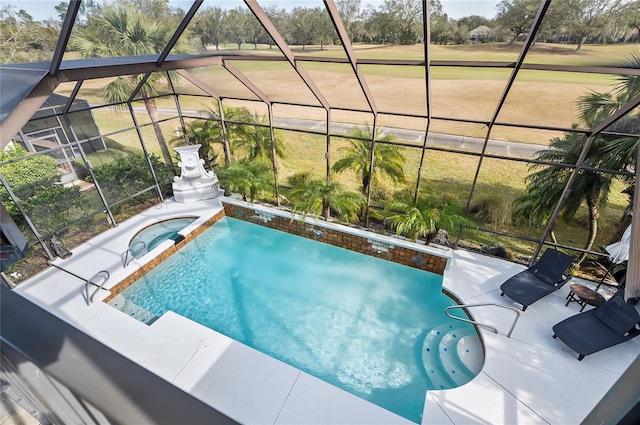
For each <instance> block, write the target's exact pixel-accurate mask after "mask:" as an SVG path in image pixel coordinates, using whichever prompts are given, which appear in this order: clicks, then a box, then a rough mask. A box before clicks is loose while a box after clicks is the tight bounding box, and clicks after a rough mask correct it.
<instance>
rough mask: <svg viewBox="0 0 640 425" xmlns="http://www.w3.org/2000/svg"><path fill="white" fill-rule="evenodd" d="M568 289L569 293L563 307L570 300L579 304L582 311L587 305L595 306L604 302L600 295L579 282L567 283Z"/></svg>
mask: <svg viewBox="0 0 640 425" xmlns="http://www.w3.org/2000/svg"><path fill="white" fill-rule="evenodd" d="M569 289H570V290H571V291H570V292H569V295H567V302H566V304H565V307H566V306H568V305H569V303H571V302H576V303H578V305H580V306H581V308H580V311H582V310H584V308H585V307H586V306H587V305H592V306H595V307H597V306H599V305H602V304H604V302H605V299H604V297H603V296H602V295H600V294H599V293H598V292H596V291H594V290H593V289H591V288H588V287H586V286H584V285H582V284H580V283H572V284H571V285H569Z"/></svg>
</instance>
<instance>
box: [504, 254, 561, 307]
mask: <svg viewBox="0 0 640 425" xmlns="http://www.w3.org/2000/svg"><path fill="white" fill-rule="evenodd" d="M571 263H573V259H572V258H571V257H569V256H568V255H567V254H565V253H563V252H560V251H558V250H557V249H547V250H546V251H545V252H544V254H542V257H540V260H538V262H537V263H536V264H534V265H533V266H531V267H529V268H528V269H526V270H523V271H521V272H520V273H518V274H517V275H515V276H513V277H511V278H510V279H509V280H507V281H506V282H504V283H503V284H502V285H500V290H501V291H502V293H501V294H500V295H505V294H507V295H508V296H509V298H511V299H512V300H514V301H515V302H517V303H518V304H521V305H522V311H525V310H526V309H527V307H529V306H530V305H531V304H533V303H534V302H536V301H538V300H539V299H540V298H542V297H544V296H546V295H549V294H550V293H552V292H553V291H556V290H558V289H560V287H561V286H562V285H564V284H565V283H567V281H568V280H569V277H567V276H566V275H565V273H566V272H567V270H568V269H569V266H571Z"/></svg>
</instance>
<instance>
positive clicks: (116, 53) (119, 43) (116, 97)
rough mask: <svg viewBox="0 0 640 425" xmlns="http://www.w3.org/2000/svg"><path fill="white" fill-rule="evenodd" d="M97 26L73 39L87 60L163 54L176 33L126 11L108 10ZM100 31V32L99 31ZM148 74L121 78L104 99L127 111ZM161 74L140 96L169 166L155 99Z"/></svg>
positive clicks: (108, 88) (155, 75)
mask: <svg viewBox="0 0 640 425" xmlns="http://www.w3.org/2000/svg"><path fill="white" fill-rule="evenodd" d="M96 19H97V22H96V24H97V25H96V26H93V27H92V26H87V27H85V28H81V29H79V30H78V31H77V33H76V34H75V35H74V36H73V38H72V39H71V44H72V46H73V47H74V48H75V49H76V50H77V51H78V52H80V54H81V55H82V56H83V57H120V56H138V55H146V54H155V53H159V52H161V51H162V50H163V49H164V48H165V46H166V45H167V43H168V42H169V40H170V39H171V36H172V35H173V31H172V29H171V28H169V27H168V26H167V25H165V24H163V23H162V22H158V21H152V20H150V19H148V18H147V17H145V16H144V15H142V14H141V13H138V12H135V11H132V10H130V9H128V8H126V7H122V6H120V7H117V6H108V7H106V8H105V9H104V10H103V13H102V16H101V17H98V18H96ZM95 27H99V28H100V31H95ZM143 78H144V74H138V75H128V76H123V77H117V78H116V79H115V80H113V81H112V82H111V83H109V84H108V85H107V86H106V87H105V88H104V93H103V97H104V99H105V101H106V102H108V103H115V104H116V105H115V106H114V107H115V108H116V109H121V110H122V109H124V108H125V107H124V105H123V102H125V101H127V99H129V97H130V96H131V94H132V93H133V91H134V90H135V88H136V87H137V86H138V84H139V83H140V82H141V81H142V79H143ZM159 79H160V75H159V74H158V73H153V74H151V75H150V76H149V78H147V80H146V81H145V83H144V84H143V85H142V87H141V88H140V90H139V92H138V94H139V95H140V96H141V97H142V99H143V101H144V106H145V108H146V110H147V113H148V114H149V117H150V118H151V122H152V123H153V129H154V131H155V133H156V137H157V138H158V144H159V145H160V151H161V152H162V157H163V159H164V162H165V163H166V164H167V165H171V164H173V161H172V158H171V153H170V152H169V148H168V147H167V143H166V141H165V138H164V135H163V134H162V129H161V128H160V125H159V124H158V120H159V117H158V108H157V106H156V102H155V100H154V96H157V95H158V90H157V84H158V81H159Z"/></svg>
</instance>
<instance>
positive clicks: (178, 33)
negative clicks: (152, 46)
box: [156, 0, 204, 66]
mask: <svg viewBox="0 0 640 425" xmlns="http://www.w3.org/2000/svg"><path fill="white" fill-rule="evenodd" d="M203 1H204V0H194V1H193V4H192V5H191V8H190V9H189V11H188V12H187V14H186V15H184V18H183V19H182V21H180V25H178V28H176V32H174V33H173V35H172V36H171V39H170V40H169V42H168V43H167V45H166V46H165V48H164V50H163V51H162V53H160V56H159V57H158V59H157V60H156V65H157V66H160V65H162V63H163V62H164V61H165V59H167V56H169V53H171V50H172V49H173V47H174V46H175V45H176V43H177V42H178V40H179V39H180V36H181V35H182V33H183V32H184V30H185V29H187V25H189V22H191V20H192V19H193V17H194V15H195V14H196V12H197V11H198V8H200V6H201V5H202V2H203Z"/></svg>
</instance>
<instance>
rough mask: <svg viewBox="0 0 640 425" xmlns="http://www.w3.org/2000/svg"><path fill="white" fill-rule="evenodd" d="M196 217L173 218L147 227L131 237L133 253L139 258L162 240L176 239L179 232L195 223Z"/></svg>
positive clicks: (130, 244)
mask: <svg viewBox="0 0 640 425" xmlns="http://www.w3.org/2000/svg"><path fill="white" fill-rule="evenodd" d="M196 219H197V217H180V218H172V219H170V220H165V221H161V222H160V223H156V224H152V225H151V226H148V227H145V228H144V229H142V230H141V231H139V232H138V233H136V235H135V236H134V237H133V238H131V242H130V243H129V247H130V248H131V254H132V255H133V256H134V257H136V258H139V257H141V256H143V255H144V254H146V253H147V252H149V251H151V250H153V249H154V248H155V247H157V246H158V245H160V244H161V243H162V242H164V241H166V240H168V239H174V240H175V238H177V237H178V236H179V234H178V232H179V231H180V230H182V229H184V228H185V227H187V226H188V225H189V224H191V223H193V222H194V221H195V220H196Z"/></svg>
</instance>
